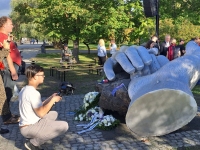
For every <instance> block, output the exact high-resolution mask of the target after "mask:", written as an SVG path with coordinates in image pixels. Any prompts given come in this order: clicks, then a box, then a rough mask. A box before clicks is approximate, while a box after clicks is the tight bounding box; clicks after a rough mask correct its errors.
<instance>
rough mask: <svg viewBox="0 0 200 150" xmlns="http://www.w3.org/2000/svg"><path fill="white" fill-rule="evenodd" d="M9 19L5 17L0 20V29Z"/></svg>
mask: <svg viewBox="0 0 200 150" xmlns="http://www.w3.org/2000/svg"><path fill="white" fill-rule="evenodd" d="M8 19H10V18H8V17H6V16H3V17H1V18H0V28H1V27H3V25H4V24H5V23H6V22H7V20H8Z"/></svg>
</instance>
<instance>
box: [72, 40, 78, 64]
mask: <svg viewBox="0 0 200 150" xmlns="http://www.w3.org/2000/svg"><path fill="white" fill-rule="evenodd" d="M78 55H79V38H76V40H74V41H73V57H74V58H75V59H76V62H77V63H79V57H78Z"/></svg>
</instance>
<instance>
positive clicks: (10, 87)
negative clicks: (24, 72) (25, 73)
mask: <svg viewBox="0 0 200 150" xmlns="http://www.w3.org/2000/svg"><path fill="white" fill-rule="evenodd" d="M8 39H9V41H10V57H11V59H12V62H13V65H14V68H15V71H16V72H17V73H18V70H19V67H20V66H21V62H22V59H21V54H20V52H19V50H18V48H17V47H16V44H15V43H14V41H13V35H11V34H10V35H9V38H8ZM3 64H4V66H5V69H4V75H3V82H4V87H5V91H6V97H7V102H8V105H9V106H10V100H11V98H12V97H13V93H14V86H15V85H16V80H13V79H12V77H11V72H10V69H9V65H8V62H7V59H4V60H3ZM13 117H14V118H15V119H16V121H17V122H15V119H13V120H14V122H13V120H12V119H11V120H8V121H5V122H4V124H10V123H18V122H19V116H18V115H14V114H13ZM17 119H18V120H17Z"/></svg>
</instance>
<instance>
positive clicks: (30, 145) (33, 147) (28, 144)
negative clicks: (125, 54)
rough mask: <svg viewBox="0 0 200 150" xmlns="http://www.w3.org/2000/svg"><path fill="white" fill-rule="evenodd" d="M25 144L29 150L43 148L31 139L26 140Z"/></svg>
mask: <svg viewBox="0 0 200 150" xmlns="http://www.w3.org/2000/svg"><path fill="white" fill-rule="evenodd" d="M24 146H25V147H26V149H27V150H43V149H40V148H39V147H38V146H34V145H33V144H32V143H31V142H30V141H27V142H25V144H24Z"/></svg>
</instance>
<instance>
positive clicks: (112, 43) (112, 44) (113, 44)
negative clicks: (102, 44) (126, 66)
mask: <svg viewBox="0 0 200 150" xmlns="http://www.w3.org/2000/svg"><path fill="white" fill-rule="evenodd" d="M109 46H110V54H111V55H112V54H114V53H115V52H116V51H117V45H116V44H115V40H111V41H110V45H109Z"/></svg>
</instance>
